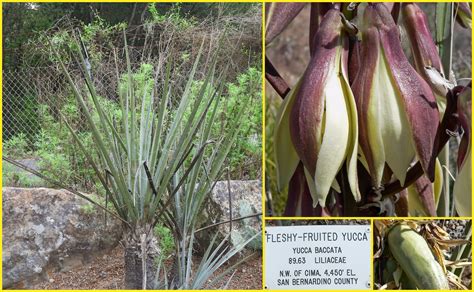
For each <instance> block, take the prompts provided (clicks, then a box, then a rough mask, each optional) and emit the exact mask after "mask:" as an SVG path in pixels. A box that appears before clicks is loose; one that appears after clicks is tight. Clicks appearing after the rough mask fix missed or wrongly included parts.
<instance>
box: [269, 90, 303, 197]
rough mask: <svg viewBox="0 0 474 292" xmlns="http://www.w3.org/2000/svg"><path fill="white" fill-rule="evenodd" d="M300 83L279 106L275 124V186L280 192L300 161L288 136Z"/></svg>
mask: <svg viewBox="0 0 474 292" xmlns="http://www.w3.org/2000/svg"><path fill="white" fill-rule="evenodd" d="M299 85H300V82H298V83H297V84H296V85H295V87H294V88H293V89H292V90H291V91H290V92H289V93H288V95H287V97H286V98H285V99H284V101H283V103H282V104H281V106H280V111H279V112H278V115H277V118H276V124H275V127H276V128H275V129H276V130H275V138H274V140H273V142H274V145H275V146H274V147H275V164H276V170H277V186H278V188H279V189H280V190H281V189H283V188H284V187H285V186H287V185H288V183H289V182H290V179H291V177H292V176H293V174H294V173H295V170H296V167H297V166H298V163H299V161H300V159H299V157H298V154H297V153H296V150H295V147H294V146H293V143H292V142H291V136H290V114H291V108H292V107H293V104H294V101H295V97H296V93H297V92H298V88H299Z"/></svg>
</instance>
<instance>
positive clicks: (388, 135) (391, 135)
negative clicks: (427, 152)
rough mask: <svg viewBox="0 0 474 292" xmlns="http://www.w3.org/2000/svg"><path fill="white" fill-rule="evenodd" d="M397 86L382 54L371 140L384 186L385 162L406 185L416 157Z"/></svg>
mask: <svg viewBox="0 0 474 292" xmlns="http://www.w3.org/2000/svg"><path fill="white" fill-rule="evenodd" d="M396 88H397V86H396V84H395V82H394V79H393V78H392V76H391V73H390V71H389V68H388V66H387V60H386V58H385V56H384V54H383V53H381V54H379V59H378V62H377V66H376V68H375V72H374V79H373V81H372V91H371V94H372V97H371V99H370V104H369V108H368V115H369V121H371V123H370V124H369V141H370V143H371V146H372V151H373V156H374V157H373V158H374V162H375V168H376V173H375V174H373V175H375V178H376V187H378V186H380V185H381V182H382V176H383V171H384V167H385V163H387V164H388V166H389V167H390V169H391V170H392V171H393V173H394V175H395V177H396V178H397V179H399V180H400V182H401V183H402V184H404V183H405V176H406V172H407V169H408V167H409V166H410V163H411V162H412V160H413V158H414V157H415V150H414V149H415V148H414V145H413V142H412V137H411V133H410V131H411V130H410V129H411V127H410V124H409V123H408V119H407V116H406V113H405V110H404V106H403V103H402V100H401V98H400V97H398V96H397V94H398V92H397V90H396Z"/></svg>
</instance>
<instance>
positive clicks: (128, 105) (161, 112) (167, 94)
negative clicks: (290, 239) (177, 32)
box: [52, 33, 257, 289]
mask: <svg viewBox="0 0 474 292" xmlns="http://www.w3.org/2000/svg"><path fill="white" fill-rule="evenodd" d="M76 39H77V38H76ZM124 40H125V46H124V48H125V62H126V66H127V73H126V78H125V80H126V82H125V86H121V87H120V88H119V90H118V91H119V92H118V94H119V104H120V108H121V111H122V114H121V115H120V116H110V115H107V114H106V111H105V110H104V108H103V106H102V105H101V103H100V102H99V100H98V97H97V93H96V90H95V88H94V83H93V82H92V80H91V78H90V75H89V74H88V71H87V67H86V60H85V59H84V57H83V55H82V54H80V53H79V54H75V56H78V57H77V58H76V60H78V62H79V64H81V66H82V72H83V77H84V80H85V84H86V86H87V91H86V92H87V93H86V94H83V93H82V91H81V90H80V88H78V86H77V85H76V83H75V82H74V80H73V79H72V77H71V75H70V73H69V72H68V70H67V69H66V67H65V66H64V64H63V63H62V61H61V58H60V57H59V55H58V54H57V52H55V53H56V55H57V58H58V60H59V62H60V65H61V67H62V69H63V72H64V74H65V76H66V77H67V79H68V81H69V83H70V85H71V87H72V89H73V92H74V95H75V97H76V100H77V103H78V104H79V107H80V109H81V110H82V111H83V113H84V116H85V118H86V119H87V122H88V125H89V127H90V129H91V131H92V134H93V139H94V142H95V147H94V149H86V148H85V147H84V146H83V145H82V144H81V141H80V139H79V138H78V136H77V133H75V131H74V130H73V129H72V128H71V127H70V126H69V124H68V123H67V121H65V124H66V125H67V126H68V128H69V129H70V132H71V134H72V135H73V137H74V138H75V140H76V142H77V143H78V145H79V146H80V148H81V150H82V151H83V152H84V154H85V155H86V157H87V159H88V161H89V163H90V164H91V166H92V168H93V169H94V171H95V174H96V175H97V177H98V179H99V180H100V182H101V184H102V185H103V187H104V189H105V190H106V194H107V200H108V201H110V202H111V204H112V205H113V209H114V212H113V213H114V215H116V216H118V217H119V218H120V219H121V220H122V222H123V227H124V235H123V243H124V246H125V255H124V261H125V287H126V288H127V289H142V288H143V289H151V288H156V287H159V288H181V289H197V288H202V287H203V286H204V285H205V284H208V283H207V280H208V279H209V277H210V276H211V275H212V274H213V273H214V272H215V271H216V270H217V269H218V268H219V267H220V266H221V265H222V264H223V263H225V262H226V261H227V260H228V259H230V257H232V256H233V255H235V254H236V253H237V252H239V251H240V250H241V249H242V248H243V247H244V246H245V245H246V244H247V243H248V242H249V241H251V240H252V239H254V238H255V237H256V236H257V234H255V235H254V236H253V237H252V238H249V239H248V240H247V241H245V242H242V243H241V244H240V245H238V246H234V247H230V246H229V245H228V244H227V241H226V240H225V239H224V241H222V242H220V243H216V242H215V241H213V242H212V244H211V245H210V246H209V247H208V249H207V251H206V253H205V255H204V257H203V258H202V262H201V264H200V265H199V268H198V269H192V266H193V257H192V256H193V245H194V234H195V231H196V228H197V227H199V226H196V224H197V219H198V217H199V214H200V213H201V212H202V209H203V208H202V207H203V206H202V205H203V203H204V202H205V199H206V197H207V196H208V195H209V193H210V192H211V190H212V188H213V187H214V185H215V182H216V181H217V180H218V179H219V177H220V175H221V173H222V169H223V166H224V163H225V161H226V156H227V154H228V153H229V151H230V149H231V147H232V145H233V144H234V141H235V139H236V137H237V134H238V132H239V131H238V127H239V123H238V120H237V119H234V120H232V121H228V122H227V124H226V125H225V131H224V132H223V133H222V136H220V137H213V136H211V127H212V124H213V123H214V122H215V121H216V118H217V117H216V111H217V108H218V104H219V102H220V99H221V97H222V95H223V90H224V85H223V84H224V82H223V80H225V76H224V74H225V72H226V71H227V70H224V71H223V72H224V73H223V74H220V76H217V74H216V59H217V58H216V57H217V54H218V53H219V48H218V49H217V50H216V51H215V52H214V53H213V58H212V60H211V62H209V63H208V64H207V68H206V70H200V71H206V72H207V73H205V76H204V78H203V79H204V81H203V82H202V85H201V87H200V90H199V92H198V94H197V95H196V96H194V97H192V96H191V86H192V83H193V81H194V80H195V79H196V72H197V70H198V67H199V66H204V65H202V64H201V62H200V57H201V55H202V51H203V46H204V41H203V42H202V44H201V46H200V48H199V52H198V54H197V57H196V60H195V62H194V64H193V67H192V69H191V71H190V73H189V76H188V79H187V82H186V86H185V88H184V89H183V90H182V91H181V92H182V94H181V95H180V96H176V95H175V88H173V79H174V77H173V75H172V67H173V65H172V62H171V60H163V59H162V60H161V61H160V62H159V64H158V65H157V66H156V68H155V75H154V80H153V81H147V82H145V84H144V85H143V86H142V87H137V84H135V83H134V80H133V78H132V66H131V63H130V58H129V52H128V49H127V43H126V36H125V33H124ZM78 47H79V45H78ZM52 48H53V50H54V46H52ZM116 59H117V58H116ZM117 62H118V60H117ZM117 78H120V74H119V72H118V70H117ZM118 83H120V82H118ZM246 104H248V100H241V102H240V103H238V104H236V106H235V107H234V108H233V109H232V111H234V114H236V116H240V117H244V116H245V112H244V111H245V106H246ZM93 115H97V116H98V122H94V119H93V117H92V116H93ZM96 120H97V119H96ZM91 150H92V151H97V153H98V154H99V155H98V157H100V159H99V161H94V160H93V158H92V155H91V154H90V151H91ZM157 223H160V224H163V225H165V226H167V227H168V228H170V230H171V231H172V233H173V236H174V241H175V258H174V259H175V261H174V265H173V268H172V269H171V271H168V272H166V271H165V269H164V268H161V267H162V265H161V258H160V251H159V250H158V246H157V242H156V240H157V239H156V238H155V237H154V235H153V227H154V226H155V225H156V224H157ZM216 238H217V237H216ZM156 263H160V264H159V267H157V266H156ZM157 268H158V270H157ZM193 271H195V272H193Z"/></svg>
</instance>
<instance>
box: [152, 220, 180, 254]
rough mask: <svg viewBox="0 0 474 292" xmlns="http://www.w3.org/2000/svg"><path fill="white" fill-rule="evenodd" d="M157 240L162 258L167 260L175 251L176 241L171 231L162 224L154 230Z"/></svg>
mask: <svg viewBox="0 0 474 292" xmlns="http://www.w3.org/2000/svg"><path fill="white" fill-rule="evenodd" d="M153 231H154V234H155V236H156V238H158V245H159V247H160V251H161V258H162V259H166V258H167V257H169V256H170V255H171V254H172V253H173V251H174V248H175V246H174V239H173V234H172V233H171V230H170V229H169V228H167V227H165V226H163V225H161V224H158V225H156V226H155V228H154V229H153Z"/></svg>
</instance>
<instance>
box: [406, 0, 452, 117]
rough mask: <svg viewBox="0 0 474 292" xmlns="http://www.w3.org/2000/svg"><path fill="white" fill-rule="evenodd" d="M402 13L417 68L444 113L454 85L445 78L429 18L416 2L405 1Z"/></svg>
mask: <svg viewBox="0 0 474 292" xmlns="http://www.w3.org/2000/svg"><path fill="white" fill-rule="evenodd" d="M402 14H403V21H404V26H405V31H406V32H407V35H408V39H409V41H410V48H411V51H412V53H413V59H414V62H415V69H416V71H417V72H418V74H420V75H421V77H423V79H424V80H425V81H426V82H427V83H428V84H429V85H430V87H431V89H432V90H433V93H434V94H435V96H436V101H437V103H438V108H439V111H440V113H441V115H443V114H444V111H445V109H446V94H447V92H448V90H449V89H452V88H453V85H452V84H451V83H450V82H449V81H448V80H446V78H445V73H444V69H443V64H442V62H441V58H440V57H439V53H438V49H437V47H436V44H435V42H434V40H433V37H432V36H431V32H430V29H429V25H428V18H427V16H426V14H425V12H423V10H421V9H420V7H419V6H418V5H416V4H415V3H404V4H403V8H402Z"/></svg>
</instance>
